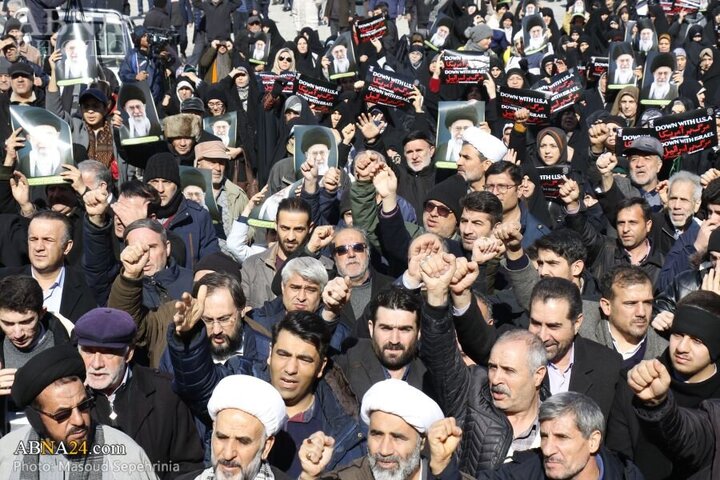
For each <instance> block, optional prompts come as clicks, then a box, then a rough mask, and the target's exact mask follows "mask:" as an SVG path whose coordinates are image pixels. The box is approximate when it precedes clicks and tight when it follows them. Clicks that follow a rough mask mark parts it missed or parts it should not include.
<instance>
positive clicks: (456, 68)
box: [440, 50, 490, 85]
mask: <svg viewBox="0 0 720 480" xmlns="http://www.w3.org/2000/svg"><path fill="white" fill-rule="evenodd" d="M441 58H442V62H443V69H442V76H441V77H440V79H441V81H442V83H444V84H445V85H459V84H478V83H482V81H483V78H484V77H485V75H487V73H488V70H489V69H490V57H488V56H487V55H486V54H484V53H479V52H464V51H457V50H444V51H443V53H442V56H441Z"/></svg>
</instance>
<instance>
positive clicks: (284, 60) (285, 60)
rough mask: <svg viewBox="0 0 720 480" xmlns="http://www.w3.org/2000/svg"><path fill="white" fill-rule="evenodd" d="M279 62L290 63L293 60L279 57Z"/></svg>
mask: <svg viewBox="0 0 720 480" xmlns="http://www.w3.org/2000/svg"><path fill="white" fill-rule="evenodd" d="M278 60H280V61H281V62H289V61H291V60H292V58H290V57H278Z"/></svg>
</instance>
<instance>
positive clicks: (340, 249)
mask: <svg viewBox="0 0 720 480" xmlns="http://www.w3.org/2000/svg"><path fill="white" fill-rule="evenodd" d="M366 248H367V245H365V244H364V243H351V244H349V245H338V246H336V247H335V250H334V252H335V255H337V256H338V257H342V256H343V255H347V254H348V253H350V250H352V251H353V252H355V253H363V252H364V251H365V249H366Z"/></svg>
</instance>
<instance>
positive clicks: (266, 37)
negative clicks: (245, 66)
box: [248, 33, 270, 65]
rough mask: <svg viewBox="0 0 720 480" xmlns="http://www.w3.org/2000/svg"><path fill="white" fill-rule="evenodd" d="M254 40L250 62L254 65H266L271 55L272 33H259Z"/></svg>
mask: <svg viewBox="0 0 720 480" xmlns="http://www.w3.org/2000/svg"><path fill="white" fill-rule="evenodd" d="M254 40H255V41H254V42H253V41H252V39H251V43H250V58H248V62H250V63H252V64H254V65H265V64H267V63H268V57H269V56H270V34H266V33H259V34H258V35H257V36H256V37H255V38H254Z"/></svg>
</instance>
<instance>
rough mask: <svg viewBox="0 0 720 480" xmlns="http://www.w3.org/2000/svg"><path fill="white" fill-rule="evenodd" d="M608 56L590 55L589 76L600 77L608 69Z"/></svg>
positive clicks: (591, 77) (592, 77)
mask: <svg viewBox="0 0 720 480" xmlns="http://www.w3.org/2000/svg"><path fill="white" fill-rule="evenodd" d="M608 65H609V63H608V57H590V65H589V66H588V69H587V72H588V78H590V79H599V78H600V77H601V76H602V74H603V73H607V71H608Z"/></svg>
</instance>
